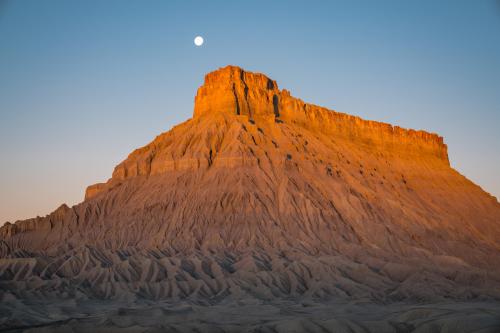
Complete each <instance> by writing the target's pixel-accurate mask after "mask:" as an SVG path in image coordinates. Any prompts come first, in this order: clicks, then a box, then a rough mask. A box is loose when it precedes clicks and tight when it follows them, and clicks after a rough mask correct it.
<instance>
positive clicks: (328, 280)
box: [0, 66, 500, 333]
mask: <svg viewBox="0 0 500 333" xmlns="http://www.w3.org/2000/svg"><path fill="white" fill-rule="evenodd" d="M499 262H500V204H499V203H498V201H497V199H496V198H495V197H493V196H491V195H489V194H488V193H486V192H485V191H483V190H482V189H481V188H480V187H479V186H477V185H475V184H474V183H472V182H471V181H469V180H468V179H467V178H465V177H464V176H462V175H461V174H460V173H458V172H457V171H456V170H454V169H453V168H451V166H450V163H449V161H448V153H447V146H446V145H445V144H444V142H443V138H442V137H440V136H438V135H436V134H432V133H427V132H425V131H416V130H408V129H403V128H400V127H397V126H392V125H389V124H385V123H380V122H376V121H367V120H363V119H361V118H358V117H355V116H351V115H347V114H343V113H338V112H335V111H332V110H328V109H325V108H322V107H319V106H316V105H312V104H308V103H305V102H303V101H301V100H300V99H297V98H295V97H293V96H292V95H291V94H290V92H288V91H287V90H280V89H279V88H278V85H277V83H276V82H275V81H273V80H272V79H269V78H268V77H266V76H265V75H263V74H258V73H251V72H247V71H244V70H243V69H241V68H238V67H234V66H227V67H225V68H221V69H219V70H217V71H214V72H212V73H209V74H207V75H206V77H205V82H204V84H203V85H202V86H201V87H200V88H199V89H198V92H197V95H196V98H195V106H194V114H193V118H192V119H189V120H187V121H186V122H184V123H182V124H180V125H177V126H175V127H173V128H172V129H171V130H170V131H168V132H165V133H163V134H160V135H159V136H157V137H156V138H155V139H154V140H153V141H152V142H151V143H149V144H148V145H146V146H144V147H142V148H139V149H137V150H135V151H133V152H132V153H131V154H130V155H129V156H128V157H127V158H126V159H125V160H124V161H123V162H122V163H120V164H119V165H118V166H116V168H115V169H114V171H113V174H112V177H111V178H110V179H109V180H108V181H107V182H105V183H98V184H95V185H91V186H89V187H88V188H87V190H86V194H85V200H84V201H83V202H82V203H80V204H78V205H75V206H73V207H68V206H66V205H62V206H60V207H59V208H57V209H56V210H55V211H54V212H53V213H51V214H49V215H47V216H45V217H36V218H33V219H29V220H25V221H17V222H16V223H14V224H11V223H6V224H5V225H4V226H3V227H1V228H0V301H1V302H0V331H12V332H22V331H24V332H53V331H58V332H71V331H73V332H87V331H94V332H99V331H102V332H111V331H120V332H121V331H124V332H478V333H479V332H482V333H485V332H500V266H499V264H498V263H499Z"/></svg>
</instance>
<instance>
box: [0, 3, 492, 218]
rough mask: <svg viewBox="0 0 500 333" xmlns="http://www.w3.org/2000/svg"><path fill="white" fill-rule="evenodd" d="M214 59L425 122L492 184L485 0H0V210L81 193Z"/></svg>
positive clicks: (470, 172) (413, 123) (369, 110)
mask: <svg viewBox="0 0 500 333" xmlns="http://www.w3.org/2000/svg"><path fill="white" fill-rule="evenodd" d="M196 35H202V36H203V37H204V38H205V44H204V45H203V46H202V47H199V48H197V47H195V46H194V44H193V38H194V37H195V36H196ZM227 64H233V65H239V66H241V67H243V68H245V69H248V70H252V71H259V72H263V73H265V74H267V75H269V76H270V77H271V78H273V79H275V80H277V81H278V84H279V86H280V88H286V89H288V90H290V91H291V92H292V94H293V95H294V96H297V97H300V98H302V99H303V100H305V101H308V102H312V103H314V104H318V105H322V106H326V107H328V108H331V109H335V110H337V111H341V112H346V113H350V114H354V115H358V116H361V117H363V118H366V119H373V120H378V121H385V122H389V123H392V124H397V125H400V126H403V127H409V128H415V129H425V130H428V131H431V132H437V133H439V134H440V135H442V136H444V138H445V142H446V143H447V144H448V146H449V155H450V160H451V163H452V166H453V167H454V168H455V169H457V170H458V171H459V172H460V173H462V174H464V175H465V176H467V177H468V178H469V179H471V180H473V181H474V182H476V183H477V184H479V185H481V186H482V187H483V188H484V189H485V190H486V191H488V192H490V193H492V194H493V195H496V196H497V197H499V196H500V176H499V174H498V170H499V169H500V153H499V152H500V131H499V125H500V2H499V1H495V0H491V1H488V0H482V1H473V0H469V1H459V0H453V1H444V0H442V1H377V2H375V1H356V0H355V1H310V0H309V1H244V2H243V1H71V0H67V1H56V0H47V1H37V0H31V1H30V0H25V1H2V0H0V154H1V156H2V160H1V163H0V223H1V222H3V221H7V220H9V221H14V220H16V219H20V218H28V217H32V216H36V215H45V214H47V213H49V212H51V211H52V210H53V209H55V208H56V207H57V206H58V205H60V204H61V203H63V202H66V203H68V204H69V205H72V204H75V203H78V202H80V201H81V200H82V198H83V193H84V190H85V187H86V186H87V185H89V184H93V183H96V182H100V181H105V180H106V179H107V178H108V177H110V175H111V172H112V169H113V167H114V166H115V165H116V164H117V163H119V162H120V161H121V160H123V159H124V158H125V157H126V156H127V154H128V153H129V152H131V151H132V150H133V149H135V148H137V147H139V146H142V145H144V144H146V143H148V142H149V141H151V140H152V139H153V138H154V137H155V136H156V135H157V134H159V133H160V132H163V131H166V130H168V129H170V128H171V127H172V126H173V125H175V124H177V123H179V122H182V121H184V120H186V119H188V118H190V117H191V115H192V110H193V98H194V95H195V93H196V89H197V87H198V86H199V85H200V84H201V83H202V81H203V76H204V74H205V73H207V72H209V71H212V70H214V69H217V68H218V67H222V66H225V65H227Z"/></svg>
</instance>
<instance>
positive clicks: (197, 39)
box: [194, 36, 203, 46]
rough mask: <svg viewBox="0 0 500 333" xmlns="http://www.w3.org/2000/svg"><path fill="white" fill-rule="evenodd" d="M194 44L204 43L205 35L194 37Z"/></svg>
mask: <svg viewBox="0 0 500 333" xmlns="http://www.w3.org/2000/svg"><path fill="white" fill-rule="evenodd" d="M194 44H195V45H196V46H201V45H203V37H201V36H196V38H195V39H194Z"/></svg>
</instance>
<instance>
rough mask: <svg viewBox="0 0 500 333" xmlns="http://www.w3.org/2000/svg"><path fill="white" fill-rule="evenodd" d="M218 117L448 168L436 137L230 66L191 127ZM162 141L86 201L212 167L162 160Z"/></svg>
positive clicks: (94, 188)
mask: <svg viewBox="0 0 500 333" xmlns="http://www.w3.org/2000/svg"><path fill="white" fill-rule="evenodd" d="M217 114H225V115H231V116H236V117H242V118H245V119H247V120H248V122H249V124H257V125H259V124H262V123H265V124H268V125H269V124H273V125H271V126H279V124H280V123H283V122H287V123H291V124H294V125H298V126H301V127H303V128H305V129H307V130H310V131H313V132H314V131H319V132H321V133H324V134H326V135H329V136H331V137H332V138H335V139H336V140H345V141H349V142H352V143H353V144H357V145H362V146H366V147H367V149H368V150H371V151H374V152H376V151H380V152H383V153H384V154H391V153H392V154H395V155H397V156H398V157H400V158H407V159H415V158H417V159H418V158H426V159H432V160H434V161H436V162H437V163H443V164H445V165H449V161H448V153H447V146H446V144H444V142H443V138H442V137H441V136H439V135H437V134H433V133H428V132H425V131H420V130H418V131H416V130H412V129H404V128H401V127H398V126H392V125H390V124H387V123H382V122H377V121H370V120H364V119H361V118H360V117H356V116H351V115H348V114H345V113H339V112H335V111H332V110H329V109H327V108H324V107H320V106H316V105H313V104H308V103H305V102H303V101H302V100H300V99H298V98H295V97H293V96H291V94H290V92H289V91H287V90H285V89H283V90H279V88H278V84H277V83H276V81H274V80H272V79H270V78H268V77H267V76H265V75H264V74H261V73H252V72H247V71H245V70H243V69H241V68H240V67H236V66H226V67H224V68H220V69H218V70H216V71H214V72H211V73H209V74H207V75H206V76H205V82H204V84H203V85H202V86H201V87H200V88H199V89H198V92H197V94H196V97H195V105H194V114H193V119H192V120H191V121H196V120H199V119H200V118H204V117H211V116H214V115H217ZM163 139H164V137H163V136H162V135H160V136H158V137H157V138H156V139H155V140H154V141H153V142H152V143H150V144H149V145H147V146H145V147H143V148H140V149H137V150H135V151H134V152H133V153H132V154H131V155H130V156H129V158H128V159H126V160H125V161H124V162H122V163H121V164H119V165H118V166H117V167H116V168H115V170H114V172H113V176H112V178H111V179H110V180H109V181H108V182H107V183H98V184H94V185H91V186H89V187H88V188H87V190H86V193H85V199H89V198H91V197H94V196H95V195H97V194H99V193H101V192H102V191H104V190H106V189H107V188H109V186H110V185H113V184H114V183H117V182H120V181H122V180H124V179H126V178H130V177H135V176H139V175H151V174H160V173H164V172H168V171H171V170H174V169H175V170H179V169H193V168H195V169H196V168H199V167H208V166H209V164H210V154H209V153H207V154H201V155H200V156H191V157H186V156H178V158H176V156H169V157H167V158H165V156H163V157H162V158H158V157H159V156H157V152H158V149H154V147H157V146H158V145H159V141H161V140H163Z"/></svg>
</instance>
